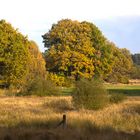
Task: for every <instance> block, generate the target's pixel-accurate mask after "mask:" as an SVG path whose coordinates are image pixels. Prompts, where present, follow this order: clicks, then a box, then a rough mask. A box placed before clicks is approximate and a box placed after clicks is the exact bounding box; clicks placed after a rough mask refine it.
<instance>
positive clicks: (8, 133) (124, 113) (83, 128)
mask: <svg viewBox="0 0 140 140" xmlns="http://www.w3.org/2000/svg"><path fill="white" fill-rule="evenodd" d="M63 114H66V115H67V127H66V128H65V129H63V128H62V127H61V126H60V127H56V126H57V125H58V123H59V122H60V121H61V119H62V115H63ZM95 139H96V140H112V139H113V140H139V139H140V97H129V98H128V99H127V100H125V101H124V102H123V103H120V104H113V105H109V106H108V107H106V108H104V109H102V110H98V111H91V110H84V109H81V110H76V109H75V108H74V107H73V105H72V100H71V97H70V96H67V97H1V98H0V140H95Z"/></svg>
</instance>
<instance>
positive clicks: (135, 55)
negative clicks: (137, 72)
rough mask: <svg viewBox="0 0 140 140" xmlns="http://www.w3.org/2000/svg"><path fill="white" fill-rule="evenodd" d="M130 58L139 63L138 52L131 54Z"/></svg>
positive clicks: (139, 55)
mask: <svg viewBox="0 0 140 140" xmlns="http://www.w3.org/2000/svg"><path fill="white" fill-rule="evenodd" d="M132 59H133V62H134V63H135V64H136V65H140V53H137V54H133V55H132Z"/></svg>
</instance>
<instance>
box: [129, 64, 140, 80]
mask: <svg viewBox="0 0 140 140" xmlns="http://www.w3.org/2000/svg"><path fill="white" fill-rule="evenodd" d="M130 77H131V78H132V79H140V65H134V66H133V69H132V72H131V74H130Z"/></svg>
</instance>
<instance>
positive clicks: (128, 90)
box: [106, 85, 140, 96]
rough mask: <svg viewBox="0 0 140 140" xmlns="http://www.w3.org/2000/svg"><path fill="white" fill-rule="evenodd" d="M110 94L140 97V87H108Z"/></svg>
mask: <svg viewBox="0 0 140 140" xmlns="http://www.w3.org/2000/svg"><path fill="white" fill-rule="evenodd" d="M106 88H107V89H108V91H109V93H122V94H125V95H127V96H140V85H107V86H106Z"/></svg>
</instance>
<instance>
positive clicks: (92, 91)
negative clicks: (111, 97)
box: [73, 80, 108, 110]
mask: <svg viewBox="0 0 140 140" xmlns="http://www.w3.org/2000/svg"><path fill="white" fill-rule="evenodd" d="M73 103H74V106H76V107H77V108H85V109H95V110H96V109H100V108H103V107H105V106H106V105H107V104H108V93H107V90H106V89H105V88H104V86H103V83H102V82H101V81H100V80H91V81H89V80H81V81H79V82H77V83H76V88H75V90H74V93H73Z"/></svg>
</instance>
